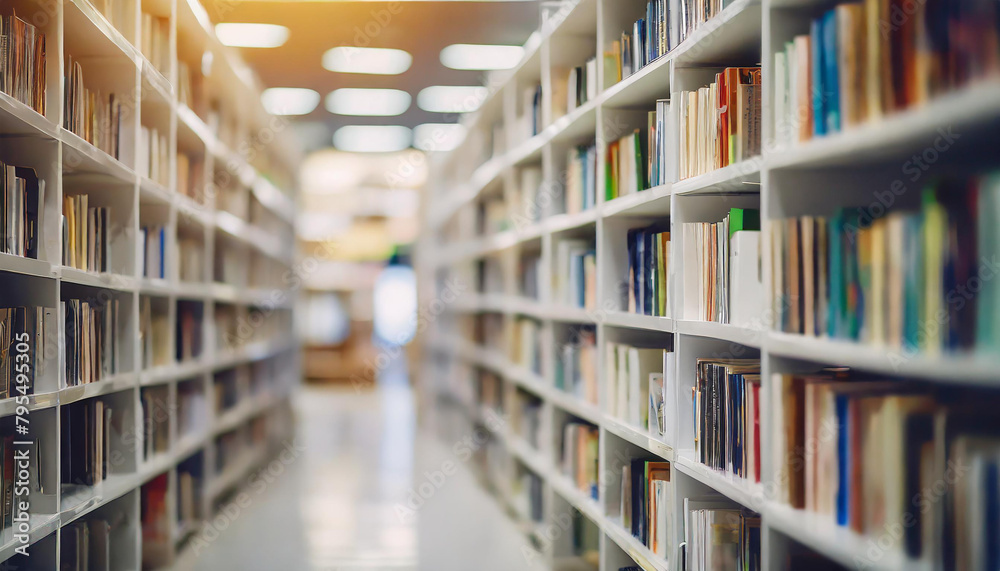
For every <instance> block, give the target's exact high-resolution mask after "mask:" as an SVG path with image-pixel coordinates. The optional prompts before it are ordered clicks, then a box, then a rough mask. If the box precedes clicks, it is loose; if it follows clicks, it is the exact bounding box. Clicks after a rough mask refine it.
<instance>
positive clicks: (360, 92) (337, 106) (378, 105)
mask: <svg viewBox="0 0 1000 571" xmlns="http://www.w3.org/2000/svg"><path fill="white" fill-rule="evenodd" d="M409 108H410V94H409V93H407V92H405V91H400V90H398V89H367V88H355V87H345V88H342V89H336V90H334V91H333V92H331V93H330V94H329V95H327V96H326V110H327V111H329V112H330V113H336V114H337V115H373V116H378V117H392V116H395V115H402V114H403V113H405V112H406V110H407V109H409Z"/></svg>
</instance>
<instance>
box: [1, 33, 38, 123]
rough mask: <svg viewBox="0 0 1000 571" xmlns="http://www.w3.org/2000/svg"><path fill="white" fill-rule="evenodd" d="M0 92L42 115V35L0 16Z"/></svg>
mask: <svg viewBox="0 0 1000 571" xmlns="http://www.w3.org/2000/svg"><path fill="white" fill-rule="evenodd" d="M0 38H3V40H4V44H3V50H2V51H0V91H2V92H4V93H6V94H7V95H10V96H11V97H13V98H14V99H16V100H18V101H20V102H21V103H24V104H25V105H27V106H28V107H31V108H32V109H34V110H35V111H36V112H38V113H39V114H40V115H45V34H44V33H43V32H42V31H41V30H39V29H38V28H36V27H35V26H32V25H31V24H29V23H27V22H25V21H24V20H22V19H20V18H18V17H17V16H14V15H3V14H0Z"/></svg>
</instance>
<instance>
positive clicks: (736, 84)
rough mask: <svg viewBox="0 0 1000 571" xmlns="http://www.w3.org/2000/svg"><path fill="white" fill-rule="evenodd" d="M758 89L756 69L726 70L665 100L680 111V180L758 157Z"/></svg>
mask: <svg viewBox="0 0 1000 571" xmlns="http://www.w3.org/2000/svg"><path fill="white" fill-rule="evenodd" d="M760 87H761V70H760V68H759V67H729V68H725V69H722V70H721V71H720V72H719V73H717V74H716V75H715V81H714V82H712V83H710V84H709V85H708V86H706V87H702V88H700V89H698V90H693V91H682V92H679V93H678V94H677V96H676V97H672V98H671V100H672V101H673V100H676V101H677V104H678V105H680V109H679V110H678V111H677V113H678V116H679V117H680V118H681V119H680V120H679V121H678V127H679V130H680V144H679V145H678V152H679V160H678V178H679V179H680V180H684V179H686V178H690V177H693V176H698V175H701V174H705V173H708V172H711V171H713V170H716V169H720V168H723V167H726V166H729V165H731V164H735V163H737V162H740V161H744V160H748V159H751V158H753V157H755V156H759V155H760V153H761V126H760V125H761V123H760V122H761V108H760V105H761V89H760Z"/></svg>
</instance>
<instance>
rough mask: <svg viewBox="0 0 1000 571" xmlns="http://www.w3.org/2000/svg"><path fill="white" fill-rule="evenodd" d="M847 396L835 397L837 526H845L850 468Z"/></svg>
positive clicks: (847, 519)
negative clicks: (848, 463)
mask: <svg viewBox="0 0 1000 571" xmlns="http://www.w3.org/2000/svg"><path fill="white" fill-rule="evenodd" d="M848 402H849V399H848V397H847V395H842V394H839V395H837V396H836V400H835V406H836V409H837V524H838V525H845V526H846V525H847V522H848V521H849V518H848V516H849V514H848V505H849V503H848V495H847V475H848V474H849V473H850V472H849V468H850V466H848V465H847V462H848V460H849V459H850V452H849V451H848V446H847V443H848V434H847V404H848Z"/></svg>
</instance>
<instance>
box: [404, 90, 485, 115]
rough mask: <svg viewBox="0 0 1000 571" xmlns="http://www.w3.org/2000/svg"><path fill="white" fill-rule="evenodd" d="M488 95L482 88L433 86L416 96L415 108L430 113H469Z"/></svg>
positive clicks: (477, 107)
mask: <svg viewBox="0 0 1000 571" xmlns="http://www.w3.org/2000/svg"><path fill="white" fill-rule="evenodd" d="M489 94H490V92H489V90H488V89H486V88H485V87H482V86H472V85H433V86H431V87H425V88H424V89H423V90H421V91H420V93H418V94H417V107H420V108H421V109H423V110H424V111H430V112H432V113H471V112H472V111H475V110H476V109H479V106H480V105H482V104H483V102H484V101H486V98H487V97H488V96H489Z"/></svg>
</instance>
